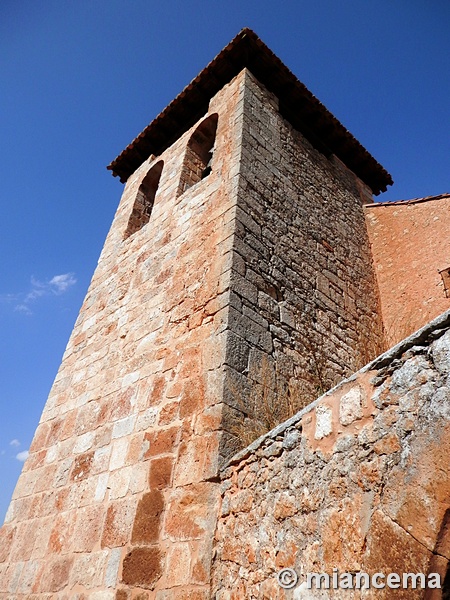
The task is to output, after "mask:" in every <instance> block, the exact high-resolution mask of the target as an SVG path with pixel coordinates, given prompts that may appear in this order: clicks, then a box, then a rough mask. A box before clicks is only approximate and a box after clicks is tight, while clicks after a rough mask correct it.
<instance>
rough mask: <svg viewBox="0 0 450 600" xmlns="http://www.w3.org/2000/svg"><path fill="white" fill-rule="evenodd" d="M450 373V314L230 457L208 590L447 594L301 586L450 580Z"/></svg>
mask: <svg viewBox="0 0 450 600" xmlns="http://www.w3.org/2000/svg"><path fill="white" fill-rule="evenodd" d="M449 374H450V312H447V313H444V314H443V315H442V316H441V317H439V318H438V319H436V320H435V321H434V322H433V323H431V324H430V325H428V326H426V327H424V328H423V329H422V330H420V331H419V332H418V333H417V334H414V335H413V336H411V337H410V338H408V339H407V340H405V341H404V342H402V343H400V344H399V345H398V346H396V347H395V348H393V349H392V350H390V351H389V352H387V353H386V354H384V355H381V357H379V358H377V359H376V360H375V361H374V362H373V363H371V364H369V365H368V366H367V367H365V368H363V369H362V370H361V371H360V372H358V373H357V374H356V375H354V376H352V377H351V378H350V379H348V380H346V381H343V382H342V383H340V384H339V385H338V386H337V387H336V388H335V389H333V390H331V391H330V392H328V393H326V394H325V395H324V396H322V397H321V398H319V399H318V400H317V401H315V402H314V403H313V404H312V405H310V406H309V407H307V408H306V409H304V410H303V411H301V412H300V413H299V414H298V415H297V416H295V417H294V418H292V419H290V420H289V421H287V422H285V423H284V424H282V425H281V426H279V427H277V428H276V429H274V430H273V431H272V432H270V433H269V434H267V435H266V436H264V437H263V438H261V439H259V440H257V441H256V442H255V443H254V444H253V445H251V446H249V447H248V448H246V449H245V450H243V451H242V452H241V453H240V454H239V455H237V456H236V457H234V458H233V459H232V460H231V462H230V463H229V465H228V466H227V467H226V468H225V469H224V470H223V471H222V506H221V517H220V519H219V522H218V527H217V532H216V540H215V559H214V567H213V591H214V593H215V596H213V597H214V598H215V599H216V600H241V599H243V598H245V599H248V600H256V599H258V600H262V599H269V598H270V599H272V600H277V599H279V600H281V599H282V598H287V599H296V600H301V599H303V598H305V599H306V598H308V599H314V598H321V599H328V598H333V599H357V598H358V599H359V598H364V599H371V598H374V599H375V598H377V599H382V598H399V599H400V598H405V599H406V598H407V599H413V598H426V599H427V600H438V599H440V598H442V597H446V596H445V595H444V596H441V591H440V590H431V589H430V590H427V591H426V592H425V594H424V591H423V590H421V589H416V590H414V589H411V588H410V589H406V590H403V589H395V590H393V589H389V588H387V587H386V588H385V589H373V588H372V589H370V590H365V591H361V590H359V591H357V590H330V591H325V590H321V591H315V590H306V589H305V583H304V576H305V574H306V573H308V572H325V573H329V574H332V573H333V568H337V569H338V571H339V573H343V572H353V573H355V572H358V571H364V572H367V573H369V574H374V573H376V572H381V573H385V574H386V575H387V574H389V573H391V572H394V573H404V572H413V573H418V572H422V573H424V574H426V575H427V574H429V573H431V572H437V573H440V575H441V578H442V582H443V581H444V579H445V576H446V573H447V580H449V579H450V578H449V576H448V561H449V560H450V535H449V521H450V518H449V515H450V493H449V492H450V481H449V477H448V456H449V451H450V387H449V382H450V377H449ZM285 567H291V568H294V569H295V570H296V571H297V573H298V574H299V575H300V579H299V585H298V586H297V587H296V588H295V589H292V590H282V589H281V588H280V587H279V586H278V584H277V581H276V575H277V573H278V572H279V571H280V569H282V568H285ZM446 585H447V586H448V585H449V581H447V583H446ZM446 593H447V594H448V593H449V590H448V589H447V592H446Z"/></svg>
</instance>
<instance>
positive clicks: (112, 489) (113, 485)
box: [108, 467, 131, 500]
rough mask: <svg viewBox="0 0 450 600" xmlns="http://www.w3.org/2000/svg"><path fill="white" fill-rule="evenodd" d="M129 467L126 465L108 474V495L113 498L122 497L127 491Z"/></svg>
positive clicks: (129, 474)
mask: <svg viewBox="0 0 450 600" xmlns="http://www.w3.org/2000/svg"><path fill="white" fill-rule="evenodd" d="M130 476H131V467H126V468H123V469H119V470H117V471H114V472H113V473H111V474H110V476H109V481H108V484H109V485H108V487H109V497H110V498H111V499H112V500H114V499H117V498H123V497H124V496H125V495H126V493H127V492H128V487H129V485H130Z"/></svg>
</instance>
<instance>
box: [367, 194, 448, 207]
mask: <svg viewBox="0 0 450 600" xmlns="http://www.w3.org/2000/svg"><path fill="white" fill-rule="evenodd" d="M444 198H450V193H448V192H445V193H444V194H438V195H437V196H425V197H424V198H411V199H410V200H391V201H390V202H374V203H373V204H366V205H365V208H373V207H374V206H400V205H401V206H403V205H405V204H419V203H420V202H430V201H431V200H443V199H444Z"/></svg>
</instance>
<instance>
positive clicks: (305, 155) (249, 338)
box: [0, 29, 392, 600]
mask: <svg viewBox="0 0 450 600" xmlns="http://www.w3.org/2000/svg"><path fill="white" fill-rule="evenodd" d="M109 169H111V170H112V172H113V174H114V175H116V176H119V177H120V179H121V181H122V182H124V183H125V184H126V185H125V190H124V193H123V196H122V199H121V201H120V204H119V207H118V210H117V213H116V215H115V218H114V221H113V224H112V226H111V230H110V232H109V234H108V236H107V239H106V242H105V245H104V248H103V251H102V254H101V256H100V260H99V263H98V267H97V269H96V271H95V273H94V276H93V279H92V282H91V285H90V288H89V291H88V293H87V296H86V299H85V301H84V303H83V306H82V308H81V311H80V314H79V317H78V320H77V322H76V324H75V327H74V331H73V333H72V335H71V338H70V340H69V343H68V346H67V349H66V352H65V354H64V357H63V361H62V364H61V367H60V370H59V372H58V374H57V376H56V379H55V383H54V385H53V388H52V390H51V393H50V396H49V399H48V401H47V404H46V406H45V409H44V412H43V414H42V418H41V421H40V423H39V426H38V428H37V431H36V434H35V437H34V440H33V444H32V447H31V450H30V456H29V458H28V460H27V461H26V463H25V465H24V470H23V473H22V475H21V477H20V479H19V482H18V484H17V487H16V490H15V493H14V497H13V500H12V502H11V506H10V509H9V511H8V515H7V518H6V522H5V525H4V526H3V528H2V529H1V530H0V541H1V543H0V598H2V599H6V598H15V599H25V598H27V599H29V598H33V599H36V600H38V599H39V600H41V599H42V600H43V599H46V600H48V599H50V598H51V599H53V598H57V599H61V600H62V599H67V600H69V599H73V600H75V599H77V600H83V599H87V598H92V599H94V600H127V599H132V598H139V599H140V600H144V599H148V600H153V599H157V600H168V599H174V600H175V599H179V600H181V599H187V598H189V599H192V600H203V599H204V600H206V599H207V598H209V597H210V587H209V585H210V563H211V558H212V552H213V539H214V532H215V525H216V521H217V516H218V513H219V491H218V486H219V483H218V477H217V474H218V469H219V467H220V464H221V461H223V460H224V458H226V457H228V456H230V454H232V453H233V452H234V451H236V449H238V448H239V446H240V445H241V446H242V441H241V440H240V439H239V435H238V434H237V433H236V431H237V429H236V425H237V424H238V425H239V424H241V425H242V423H244V424H245V422H246V420H247V421H249V422H250V421H251V418H252V416H254V413H255V405H254V403H253V404H252V402H253V400H252V398H253V399H254V398H255V393H254V391H255V390H257V391H258V389H259V390H260V391H261V392H262V391H263V390H262V389H261V388H262V387H264V385H263V383H262V379H263V377H262V374H261V369H262V368H263V366H264V365H266V366H265V368H266V370H268V371H269V372H270V374H271V377H272V382H273V385H274V386H277V385H280V386H285V387H288V388H289V389H290V390H291V389H295V394H296V397H297V398H300V399H301V401H302V402H303V403H304V404H305V403H307V402H309V401H310V400H312V399H313V398H314V397H315V396H316V395H317V393H318V391H319V390H320V389H327V388H328V387H330V386H331V385H332V384H333V383H334V382H335V381H336V380H338V379H340V378H342V377H344V376H346V375H348V374H349V373H351V372H352V371H354V370H355V369H357V368H358V367H360V366H361V365H362V364H364V363H365V362H367V360H368V359H370V358H372V357H373V356H375V355H376V354H377V353H379V352H380V351H381V350H382V349H383V331H382V324H381V320H380V312H379V307H378V305H379V300H378V292H377V288H376V284H375V279H374V274H373V268H372V261H371V256H370V249H369V244H368V238H367V233H366V228H365V224H364V215H363V210H362V206H363V204H365V203H367V202H371V201H372V193H375V194H378V193H379V192H380V191H383V190H385V189H386V186H387V185H389V184H390V183H392V181H391V178H390V176H389V174H388V173H386V171H385V170H384V169H383V168H382V167H381V166H380V165H379V164H378V163H377V162H376V161H375V160H374V159H373V158H372V157H371V156H370V155H369V154H368V152H367V151H366V150H365V149H364V148H363V147H362V146H361V145H360V144H359V143H358V142H357V141H356V140H355V139H354V138H353V137H352V136H351V134H350V133H349V132H348V131H347V130H346V129H345V128H344V127H343V126H342V125H341V124H340V123H339V122H338V121H337V120H336V119H335V118H334V117H333V116H332V115H331V114H330V113H329V112H328V111H327V109H326V108H325V107H324V106H323V105H322V104H321V103H320V102H319V101H318V100H317V99H316V98H315V97H314V96H313V95H312V94H311V93H310V92H309V91H308V90H307V89H306V88H305V87H304V86H303V85H302V84H301V83H300V82H299V81H298V80H297V79H296V77H295V76H294V75H293V74H292V73H291V72H290V71H289V70H288V69H287V67H286V66H284V65H283V63H281V61H280V60H279V59H278V58H277V57H276V56H275V55H274V54H273V53H272V52H271V51H270V50H269V49H268V48H267V47H266V46H265V45H264V44H263V43H262V42H261V41H260V40H259V38H258V37H257V36H256V35H255V34H254V33H253V32H252V31H250V30H248V29H246V30H243V31H242V32H240V33H239V34H238V36H237V37H236V38H235V39H234V40H232V42H230V44H229V45H228V46H227V47H226V48H224V50H222V52H221V53H220V54H219V55H218V56H217V57H216V58H215V59H214V60H213V61H212V62H211V63H210V64H209V65H208V66H207V67H206V68H205V69H204V70H203V71H202V72H201V73H200V74H199V75H198V76H197V77H196V78H195V79H194V80H193V81H192V82H191V83H190V84H189V85H188V86H187V87H186V88H185V89H184V91H183V92H182V93H181V94H180V95H179V96H178V97H177V98H175V100H174V101H173V102H172V103H171V104H169V106H168V107H167V108H166V109H165V110H164V111H163V112H162V113H161V114H160V115H159V116H158V117H157V118H156V119H155V120H154V121H153V122H152V123H151V124H150V125H149V126H148V127H147V128H146V129H145V130H144V131H143V132H142V133H141V134H140V135H139V136H138V137H137V138H136V139H135V140H134V141H133V142H132V143H131V144H130V145H129V146H128V147H127V148H126V149H125V150H124V151H123V152H122V154H120V156H119V157H118V158H116V159H115V160H114V161H113V162H112V164H111V165H110V166H109ZM257 409H258V406H257V404H256V410H257ZM252 411H253V412H252Z"/></svg>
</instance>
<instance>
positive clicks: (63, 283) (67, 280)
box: [49, 273, 77, 294]
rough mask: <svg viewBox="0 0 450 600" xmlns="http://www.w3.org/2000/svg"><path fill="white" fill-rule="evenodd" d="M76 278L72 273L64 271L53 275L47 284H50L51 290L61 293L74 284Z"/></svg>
mask: <svg viewBox="0 0 450 600" xmlns="http://www.w3.org/2000/svg"><path fill="white" fill-rule="evenodd" d="M76 282H77V280H76V279H75V277H74V274H73V273H64V275H55V276H54V277H53V278H52V279H50V281H49V284H50V285H51V286H52V290H54V291H55V293H57V294H63V293H64V292H65V291H66V290H68V289H69V288H70V287H72V286H73V285H75V284H76Z"/></svg>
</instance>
